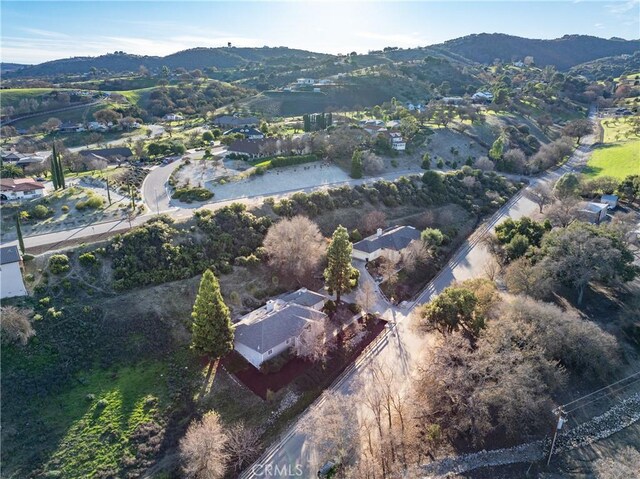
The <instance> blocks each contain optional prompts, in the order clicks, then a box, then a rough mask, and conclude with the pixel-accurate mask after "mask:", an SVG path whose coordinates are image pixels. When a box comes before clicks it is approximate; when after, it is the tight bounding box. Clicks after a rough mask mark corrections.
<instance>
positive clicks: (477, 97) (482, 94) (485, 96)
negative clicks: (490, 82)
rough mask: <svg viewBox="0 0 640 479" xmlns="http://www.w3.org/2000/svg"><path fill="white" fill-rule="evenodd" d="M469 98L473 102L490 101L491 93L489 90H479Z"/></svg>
mask: <svg viewBox="0 0 640 479" xmlns="http://www.w3.org/2000/svg"><path fill="white" fill-rule="evenodd" d="M471 99H472V100H473V101H475V102H487V103H489V102H491V101H493V93H491V92H490V91H479V92H476V93H474V94H473V95H472V96H471Z"/></svg>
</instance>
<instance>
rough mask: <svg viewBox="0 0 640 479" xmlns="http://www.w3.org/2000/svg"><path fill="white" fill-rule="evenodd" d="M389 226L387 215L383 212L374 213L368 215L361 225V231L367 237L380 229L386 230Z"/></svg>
mask: <svg viewBox="0 0 640 479" xmlns="http://www.w3.org/2000/svg"><path fill="white" fill-rule="evenodd" d="M386 226H387V215H385V214H384V213H383V212H382V211H372V212H370V213H367V214H366V215H365V216H364V218H362V221H361V223H360V229H361V230H362V233H363V234H365V235H369V234H371V233H374V232H375V231H376V230H377V229H378V228H382V229H384V228H385V227H386Z"/></svg>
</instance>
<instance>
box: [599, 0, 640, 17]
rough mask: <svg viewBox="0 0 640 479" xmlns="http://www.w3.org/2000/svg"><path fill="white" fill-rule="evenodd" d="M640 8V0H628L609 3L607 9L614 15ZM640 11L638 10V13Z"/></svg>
mask: <svg viewBox="0 0 640 479" xmlns="http://www.w3.org/2000/svg"><path fill="white" fill-rule="evenodd" d="M634 8H635V9H639V8H640V0H627V1H622V2H616V3H609V4H607V10H608V11H609V13H612V14H614V15H623V14H625V13H627V12H629V11H631V10H633V9H634ZM637 14H638V12H637V11H636V15H637Z"/></svg>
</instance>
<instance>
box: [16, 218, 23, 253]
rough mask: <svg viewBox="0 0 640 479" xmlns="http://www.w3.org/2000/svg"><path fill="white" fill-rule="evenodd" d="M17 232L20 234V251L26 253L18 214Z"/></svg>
mask: <svg viewBox="0 0 640 479" xmlns="http://www.w3.org/2000/svg"><path fill="white" fill-rule="evenodd" d="M16 234H17V235H18V246H20V251H22V254H24V249H25V248H24V239H22V228H21V227H20V216H19V215H16Z"/></svg>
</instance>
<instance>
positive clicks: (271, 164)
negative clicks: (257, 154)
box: [255, 153, 318, 169]
mask: <svg viewBox="0 0 640 479" xmlns="http://www.w3.org/2000/svg"><path fill="white" fill-rule="evenodd" d="M314 161H318V157H317V156H316V155H314V154H313V153H311V154H309V155H296V156H276V157H275V158H271V159H269V160H264V161H262V162H260V163H257V164H256V165H255V166H256V168H267V169H269V168H281V167H283V166H294V165H301V164H303V163H312V162H314Z"/></svg>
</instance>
